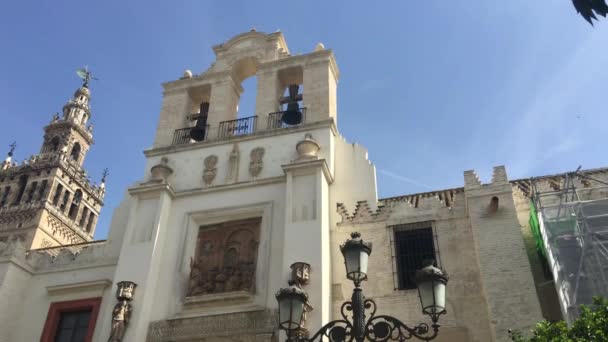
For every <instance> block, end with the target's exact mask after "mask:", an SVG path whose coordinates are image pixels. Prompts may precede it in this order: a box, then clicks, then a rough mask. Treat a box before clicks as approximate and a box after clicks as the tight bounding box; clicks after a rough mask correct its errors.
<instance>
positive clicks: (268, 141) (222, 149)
mask: <svg viewBox="0 0 608 342" xmlns="http://www.w3.org/2000/svg"><path fill="white" fill-rule="evenodd" d="M306 133H310V134H312V136H313V139H314V140H316V141H317V143H318V144H319V145H320V146H321V150H320V151H319V154H318V156H319V158H321V159H329V158H331V152H330V148H331V143H330V139H332V136H333V134H332V132H331V130H330V128H329V127H327V128H317V129H310V130H297V131H296V132H293V131H291V132H289V131H286V130H283V131H282V132H277V134H276V135H270V136H261V137H258V138H257V139H247V140H241V141H239V142H237V143H236V144H237V146H238V150H239V153H240V158H239V160H240V164H239V172H238V179H237V182H247V181H253V180H262V179H264V178H270V177H282V176H283V175H284V172H283V169H282V168H281V165H284V164H288V163H290V162H291V161H292V160H294V159H296V158H297V157H298V154H297V151H296V144H297V143H298V142H299V141H301V140H303V139H304V135H305V134H306ZM234 144H235V143H232V142H230V141H224V142H222V143H220V144H201V145H200V148H197V149H191V150H185V151H176V152H174V153H167V154H164V155H163V156H166V157H167V158H168V159H169V166H170V167H171V168H172V169H173V174H172V175H171V176H170V177H169V179H168V182H169V183H170V184H171V186H172V187H173V189H174V190H175V191H176V192H180V191H185V190H193V189H200V188H202V187H207V186H204V183H203V178H202V177H203V170H204V164H203V161H204V159H205V158H206V157H208V156H210V155H216V156H218V162H217V166H216V167H217V175H216V177H215V179H214V181H213V183H212V184H211V185H212V186H217V185H224V184H231V183H235V182H233V181H229V182H227V181H226V178H227V176H228V173H229V170H230V164H229V156H230V152H231V151H232V149H233V147H234ZM256 147H263V148H264V149H265V154H264V159H263V162H264V167H263V169H262V171H261V173H260V174H259V175H258V176H257V177H255V179H254V177H253V176H251V175H250V174H249V162H250V160H251V158H250V153H251V150H253V149H254V148H256ZM160 158H161V156H154V157H150V158H148V161H147V165H146V177H148V178H149V176H150V175H149V170H150V168H151V167H152V166H154V165H156V164H158V163H159V162H160Z"/></svg>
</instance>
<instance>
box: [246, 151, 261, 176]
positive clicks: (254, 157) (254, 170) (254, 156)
mask: <svg viewBox="0 0 608 342" xmlns="http://www.w3.org/2000/svg"><path fill="white" fill-rule="evenodd" d="M264 152H265V150H264V148H263V147H256V148H254V149H253V150H251V154H250V157H251V161H250V162H249V173H250V174H251V175H252V176H253V177H257V176H258V175H259V174H260V172H262V168H263V167H264Z"/></svg>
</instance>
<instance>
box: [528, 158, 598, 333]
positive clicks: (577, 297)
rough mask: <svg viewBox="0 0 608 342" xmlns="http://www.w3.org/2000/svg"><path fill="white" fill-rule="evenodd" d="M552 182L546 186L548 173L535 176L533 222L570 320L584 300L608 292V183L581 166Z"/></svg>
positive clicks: (533, 180) (565, 317)
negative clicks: (541, 176)
mask: <svg viewBox="0 0 608 342" xmlns="http://www.w3.org/2000/svg"><path fill="white" fill-rule="evenodd" d="M550 182H552V183H551V184H550V186H549V187H547V186H546V185H547V179H546V178H545V179H542V181H541V179H539V178H533V179H531V181H530V184H531V186H532V191H533V195H532V202H531V210H530V215H531V216H530V226H531V228H532V231H533V233H534V236H535V238H536V239H537V248H538V249H539V253H540V254H541V255H542V256H543V257H544V258H546V261H547V263H548V265H549V268H550V270H551V273H552V275H553V279H554V280H555V286H556V290H557V293H558V297H559V300H560V306H561V310H562V315H563V317H564V319H565V320H566V321H567V322H568V324H570V323H572V322H573V321H574V320H575V319H576V318H577V317H578V316H579V314H580V311H579V307H580V305H581V304H591V303H592V299H593V297H594V296H604V297H608V183H607V182H604V181H601V180H598V179H594V178H592V177H590V176H589V175H586V174H584V173H582V172H580V167H579V168H578V169H577V170H576V171H574V172H570V173H566V174H564V175H563V177H561V184H560V182H557V183H556V180H555V178H553V179H551V180H550ZM577 184H579V186H577ZM543 185H545V186H544V187H543ZM592 185H595V186H592Z"/></svg>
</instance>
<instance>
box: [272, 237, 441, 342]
mask: <svg viewBox="0 0 608 342" xmlns="http://www.w3.org/2000/svg"><path fill="white" fill-rule="evenodd" d="M340 251H341V252H342V254H343V255H344V264H345V266H346V277H347V278H348V279H350V280H351V281H352V282H353V284H354V285H355V288H354V289H353V294H352V297H351V300H350V301H347V302H344V303H343V304H342V307H341V308H340V314H341V315H342V319H339V320H334V321H331V322H329V323H327V324H325V325H324V326H323V327H321V329H320V330H319V331H318V332H317V333H315V334H314V335H313V336H312V337H311V338H307V337H305V335H304V334H302V331H305V330H304V328H303V324H304V321H305V312H306V311H307V308H308V295H307V294H306V292H305V291H304V290H303V289H302V288H301V286H300V284H299V283H296V282H294V281H291V282H290V286H289V287H288V288H284V289H281V290H280V291H279V292H278V293H277V295H276V298H277V301H278V302H279V328H280V329H282V330H285V331H286V333H287V340H288V341H295V342H307V341H322V340H323V339H324V338H326V339H329V341H331V342H346V341H348V342H351V341H356V342H362V341H364V340H365V339H366V338H367V339H368V340H370V341H377V342H384V341H404V340H408V339H411V338H412V337H417V338H419V339H421V340H424V341H430V340H432V339H434V338H435V337H437V333H438V332H439V324H438V323H437V322H438V321H439V316H441V315H442V314H445V313H446V310H445V286H446V284H447V282H448V276H447V274H446V273H445V272H443V271H442V270H440V269H439V268H436V267H434V266H433V261H432V260H425V262H424V264H423V268H422V269H421V270H418V271H417V272H416V282H417V284H418V294H419V296H420V303H421V305H422V312H423V313H424V314H425V315H429V316H430V318H431V321H432V322H433V323H432V324H431V325H430V327H429V325H428V324H426V323H421V324H418V325H417V326H414V327H408V326H407V325H405V323H403V322H401V321H400V320H398V319H397V318H395V317H391V316H387V315H376V303H375V302H374V301H373V300H372V299H366V298H365V296H364V295H363V291H362V289H361V282H362V281H364V280H366V279H367V267H368V260H369V255H370V254H371V252H372V245H371V243H368V242H364V241H363V239H361V234H359V233H352V234H351V238H350V239H349V240H347V241H346V242H345V243H344V244H343V245H342V246H340ZM349 313H350V314H349ZM366 313H369V319H367V320H366V315H365V314H366ZM430 328H432V330H433V331H432V332H430Z"/></svg>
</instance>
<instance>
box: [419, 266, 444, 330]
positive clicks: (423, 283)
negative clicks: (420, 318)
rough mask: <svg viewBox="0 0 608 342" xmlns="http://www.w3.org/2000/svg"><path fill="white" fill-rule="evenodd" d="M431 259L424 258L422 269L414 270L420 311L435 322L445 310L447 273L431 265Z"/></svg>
mask: <svg viewBox="0 0 608 342" xmlns="http://www.w3.org/2000/svg"><path fill="white" fill-rule="evenodd" d="M433 263H434V261H433V260H425V263H424V266H423V267H422V269H420V270H418V271H416V284H417V285H418V294H419V295H420V304H421V305H422V313H424V314H426V315H429V316H431V319H432V320H433V322H437V320H438V319H439V315H441V314H444V313H445V312H446V310H445V287H446V285H447V283H448V279H449V277H448V275H447V274H446V273H445V272H444V271H442V270H441V269H439V268H437V267H435V266H433Z"/></svg>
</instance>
